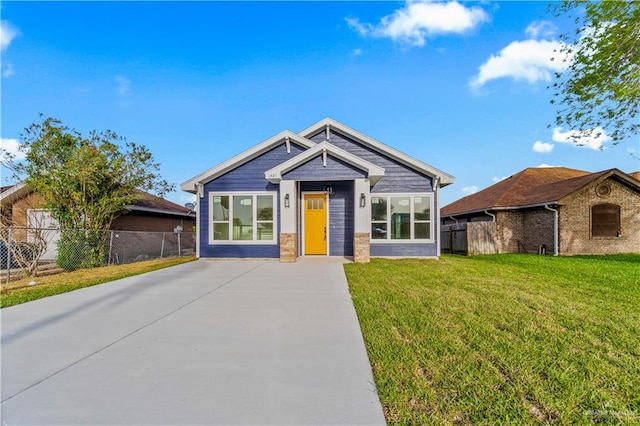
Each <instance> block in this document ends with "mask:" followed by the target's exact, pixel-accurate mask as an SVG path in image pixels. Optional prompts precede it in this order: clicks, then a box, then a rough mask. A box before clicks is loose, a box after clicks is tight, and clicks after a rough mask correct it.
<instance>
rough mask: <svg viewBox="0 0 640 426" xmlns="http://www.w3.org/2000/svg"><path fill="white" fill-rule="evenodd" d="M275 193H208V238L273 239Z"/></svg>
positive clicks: (256, 240)
mask: <svg viewBox="0 0 640 426" xmlns="http://www.w3.org/2000/svg"><path fill="white" fill-rule="evenodd" d="M275 199H276V193H258V194H249V193H236V194H215V193H214V194H211V199H210V206H211V208H210V210H211V212H210V216H211V230H210V232H209V241H210V242H211V243H217V242H222V241H224V242H225V243H228V242H236V241H237V242H242V243H254V242H265V243H274V242H275V232H274V222H275V219H274V218H275V210H274V206H275V205H276V203H275Z"/></svg>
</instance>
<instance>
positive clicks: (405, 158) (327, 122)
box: [299, 117, 454, 187]
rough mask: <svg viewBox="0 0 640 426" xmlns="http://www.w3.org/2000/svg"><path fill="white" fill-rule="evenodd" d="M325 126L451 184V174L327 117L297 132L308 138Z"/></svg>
mask: <svg viewBox="0 0 640 426" xmlns="http://www.w3.org/2000/svg"><path fill="white" fill-rule="evenodd" d="M327 127H329V128H330V129H333V130H336V131H338V132H339V133H342V134H344V135H345V136H348V137H350V138H351V139H353V140H355V141H356V142H359V143H361V144H362V145H364V146H366V147H368V148H370V149H373V150H374V151H376V152H378V153H380V154H383V155H386V156H387V157H390V158H392V159H394V160H396V161H398V162H400V163H402V164H404V165H406V166H408V167H409V168H411V169H413V170H415V171H417V172H420V173H422V174H425V175H427V176H431V177H434V178H438V179H439V182H440V183H439V185H440V186H441V187H442V186H446V185H449V184H452V183H453V181H454V177H453V176H452V175H450V174H448V173H445V172H443V171H442V170H439V169H437V168H435V167H433V166H430V165H429V164H427V163H424V162H422V161H420V160H417V159H415V158H413V157H411V156H409V155H407V154H405V153H403V152H400V151H398V150H397V149H395V148H392V147H390V146H389V145H386V144H384V143H382V142H380V141H377V140H375V139H373V138H371V137H369V136H367V135H365V134H363V133H360V132H359V131H357V130H355V129H352V128H351V127H349V126H347V125H345V124H342V123H340V122H338V121H336V120H334V119H332V118H329V117H327V118H324V119H322V120H320V121H318V122H317V123H315V124H313V125H311V126H309V127H307V128H306V129H304V130H303V131H301V132H300V133H299V134H300V135H301V136H303V137H305V138H310V137H312V136H314V135H316V134H318V133H319V132H320V131H322V130H324V129H326V128H327Z"/></svg>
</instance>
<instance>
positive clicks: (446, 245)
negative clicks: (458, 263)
mask: <svg viewBox="0 0 640 426" xmlns="http://www.w3.org/2000/svg"><path fill="white" fill-rule="evenodd" d="M496 235H497V233H496V223H495V222H467V223H454V224H450V225H442V227H441V229H440V242H441V249H442V251H443V252H445V253H458V254H468V255H472V254H494V253H498V244H497V238H496Z"/></svg>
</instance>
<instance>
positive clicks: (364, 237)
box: [353, 232, 370, 263]
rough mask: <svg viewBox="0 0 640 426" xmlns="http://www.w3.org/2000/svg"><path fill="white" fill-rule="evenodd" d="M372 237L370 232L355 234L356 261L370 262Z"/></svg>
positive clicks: (354, 249)
mask: <svg viewBox="0 0 640 426" xmlns="http://www.w3.org/2000/svg"><path fill="white" fill-rule="evenodd" d="M369 246H370V237H369V233H368V232H356V233H354V234H353V261H354V262H355V263H369V259H370V248H369Z"/></svg>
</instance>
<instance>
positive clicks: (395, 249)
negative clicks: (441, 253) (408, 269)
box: [371, 242, 438, 256]
mask: <svg viewBox="0 0 640 426" xmlns="http://www.w3.org/2000/svg"><path fill="white" fill-rule="evenodd" d="M437 255H438V247H437V245H436V243H425V244H422V243H404V244H403V243H388V244H375V243H373V242H372V243H371V256H437Z"/></svg>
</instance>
